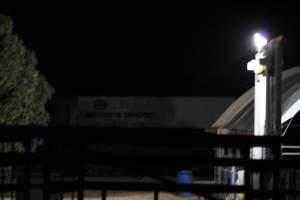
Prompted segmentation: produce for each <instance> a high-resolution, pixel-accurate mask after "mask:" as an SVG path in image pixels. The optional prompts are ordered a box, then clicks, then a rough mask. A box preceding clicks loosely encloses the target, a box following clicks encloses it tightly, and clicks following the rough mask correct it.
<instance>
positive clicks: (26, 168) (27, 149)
mask: <svg viewBox="0 0 300 200" xmlns="http://www.w3.org/2000/svg"><path fill="white" fill-rule="evenodd" d="M30 156H31V138H30V137H26V139H25V163H24V200H30V190H31V187H30Z"/></svg>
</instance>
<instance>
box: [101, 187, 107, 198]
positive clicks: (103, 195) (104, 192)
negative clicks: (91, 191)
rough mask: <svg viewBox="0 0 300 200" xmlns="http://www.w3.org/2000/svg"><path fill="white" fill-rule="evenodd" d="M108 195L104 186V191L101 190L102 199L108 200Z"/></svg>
mask: <svg viewBox="0 0 300 200" xmlns="http://www.w3.org/2000/svg"><path fill="white" fill-rule="evenodd" d="M106 195H107V193H106V189H105V188H103V189H102V191H101V200H106Z"/></svg>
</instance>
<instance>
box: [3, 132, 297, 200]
mask: <svg viewBox="0 0 300 200" xmlns="http://www.w3.org/2000/svg"><path fill="white" fill-rule="evenodd" d="M0 131H1V137H0V144H2V146H5V145H6V146H7V145H8V146H9V145H10V146H11V148H7V149H8V150H5V148H3V149H2V152H1V153H0V165H1V168H2V169H3V167H5V166H12V167H13V169H15V170H16V171H18V173H15V174H14V175H13V176H11V177H10V178H11V180H17V181H12V182H5V181H3V178H4V176H3V174H2V176H1V177H2V181H1V183H0V192H1V193H2V194H4V193H7V192H11V193H14V194H16V193H20V192H21V193H20V194H22V195H21V196H20V195H19V196H18V195H17V196H18V197H17V199H18V200H19V199H22V200H23V199H24V200H34V199H32V197H31V192H30V191H31V190H32V189H38V190H40V191H42V193H43V199H44V200H48V199H50V200H51V198H50V196H51V194H53V193H64V192H72V193H73V194H76V197H77V198H76V199H77V200H83V199H84V190H97V191H102V196H101V197H99V199H103V200H105V199H106V198H107V191H110V190H122V191H124V190H125V191H153V199H154V200H158V199H159V192H162V191H168V192H175V191H190V192H193V193H194V194H196V195H199V196H205V197H206V198H208V199H217V196H215V195H214V194H217V193H235V194H236V193H244V194H245V198H246V199H254V198H267V197H269V198H273V199H282V197H283V196H285V195H291V196H293V197H295V196H297V195H300V191H295V190H290V189H284V188H281V187H280V182H279V176H280V170H282V169H290V168H291V169H300V162H299V161H290V160H289V161H288V160H281V156H280V149H281V145H282V144H289V145H299V144H298V143H299V142H297V140H296V138H282V137H278V136H263V137H255V136H233V135H231V136H229V135H228V136H224V135H209V134H207V133H205V131H204V130H199V129H145V128H143V129H118V128H1V130H0ZM183 136H184V139H183V138H182V137H183ZM36 139H39V140H43V142H44V144H43V145H41V146H40V147H38V148H37V150H35V148H33V146H34V142H33V141H35V140H36ZM17 143H18V144H22V145H23V147H24V151H21V152H16V151H14V150H13V149H14V148H13V146H15V144H17ZM91 143H93V144H96V145H97V147H99V148H100V149H101V146H102V145H130V146H141V145H142V146H144V147H147V148H149V150H150V151H148V152H144V153H138V154H132V153H125V154H124V153H123V152H121V151H120V148H115V151H113V152H100V153H95V152H92V151H90V150H89V146H90V144H91ZM4 144H5V145H4ZM161 146H164V147H167V148H168V149H169V150H170V152H172V151H176V150H177V152H176V153H174V154H172V155H168V154H164V153H163V152H161V153H159V152H158V153H157V152H156V153H151V148H152V149H153V148H154V149H155V148H158V147H161ZM180 147H184V148H185V149H193V151H194V150H195V148H199V149H203V148H233V149H240V150H241V152H242V155H243V156H242V157H241V158H216V157H213V158H210V157H205V156H204V155H201V154H197V153H182V152H180V151H178V149H179V148H180ZM253 147H265V148H270V149H272V152H273V157H272V159H270V160H252V159H251V158H250V151H251V148H253ZM89 164H94V165H100V166H101V165H103V164H109V165H114V166H118V167H120V168H122V169H134V170H135V169H136V168H137V167H138V168H139V170H140V171H139V172H138V173H139V175H140V176H149V177H153V178H156V179H157V180H158V181H157V182H146V181H145V182H126V183H124V182H120V181H118V179H112V181H109V182H107V181H88V180H87V179H86V167H87V166H88V165H89ZM200 166H210V167H213V166H223V167H226V166H236V167H241V168H244V169H245V177H244V179H245V185H242V186H237V185H220V184H185V185H181V184H177V183H176V182H174V181H171V180H167V179H165V178H164V176H165V174H164V172H162V171H159V170H154V168H155V167H158V168H160V169H164V168H167V167H178V168H182V169H187V168H195V167H200ZM33 172H37V173H38V174H39V175H38V176H40V179H41V180H42V181H41V182H38V183H37V182H34V181H33V180H32V173H33ZM58 172H60V175H61V176H60V177H61V179H58V180H57V179H53V175H54V174H55V173H58ZM266 172H268V173H271V174H272V177H273V180H274V181H273V187H272V188H271V189H270V190H268V189H261V188H260V189H253V187H252V183H251V180H250V178H249V177H250V176H251V174H252V173H262V174H264V173H266ZM16 176H18V177H21V178H19V179H15V178H14V177H16ZM64 177H72V179H71V180H66V179H64ZM2 197H3V195H2ZM11 197H12V199H14V196H13V195H11ZM0 199H1V195H0ZM2 199H3V198H2ZM2 199H1V200H2ZM74 199H75V198H74Z"/></svg>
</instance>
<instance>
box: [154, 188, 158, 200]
mask: <svg viewBox="0 0 300 200" xmlns="http://www.w3.org/2000/svg"><path fill="white" fill-rule="evenodd" d="M158 198H159V191H158V190H154V200H158Z"/></svg>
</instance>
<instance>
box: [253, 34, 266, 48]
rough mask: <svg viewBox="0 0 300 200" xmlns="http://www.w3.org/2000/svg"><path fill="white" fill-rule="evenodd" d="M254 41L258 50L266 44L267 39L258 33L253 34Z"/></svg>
mask: <svg viewBox="0 0 300 200" xmlns="http://www.w3.org/2000/svg"><path fill="white" fill-rule="evenodd" d="M254 43H255V46H256V48H257V50H258V51H260V50H261V49H262V48H263V47H264V46H266V45H267V43H268V40H267V39H266V38H265V37H263V36H262V35H261V34H259V33H255V34H254Z"/></svg>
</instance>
